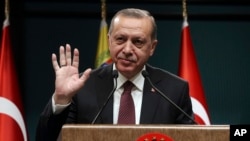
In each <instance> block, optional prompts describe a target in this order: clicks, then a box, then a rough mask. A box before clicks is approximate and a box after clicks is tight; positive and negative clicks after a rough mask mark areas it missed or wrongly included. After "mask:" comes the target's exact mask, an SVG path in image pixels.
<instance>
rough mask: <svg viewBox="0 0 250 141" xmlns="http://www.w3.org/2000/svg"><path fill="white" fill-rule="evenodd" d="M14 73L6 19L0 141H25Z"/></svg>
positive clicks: (0, 61) (0, 52)
mask: <svg viewBox="0 0 250 141" xmlns="http://www.w3.org/2000/svg"><path fill="white" fill-rule="evenodd" d="M15 71H16V69H15V66H14V61H13V55H12V51H11V43H10V35H9V20H8V18H7V19H6V20H5V21H4V25H3V31H2V40H1V50H0V141H27V133H26V128H25V123H24V120H23V115H22V110H23V109H22V103H21V97H20V90H19V86H18V79H17V75H16V72H15Z"/></svg>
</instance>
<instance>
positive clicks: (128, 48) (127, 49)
mask: <svg viewBox="0 0 250 141" xmlns="http://www.w3.org/2000/svg"><path fill="white" fill-rule="evenodd" d="M132 49H133V44H132V42H131V41H127V42H126V43H125V44H124V48H123V52H124V53H126V54H130V53H132Z"/></svg>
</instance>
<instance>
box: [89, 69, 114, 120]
mask: <svg viewBox="0 0 250 141" xmlns="http://www.w3.org/2000/svg"><path fill="white" fill-rule="evenodd" d="M112 76H113V78H114V79H115V85H114V88H113V90H112V91H111V92H110V94H109V95H108V98H107V100H106V101H105V102H104V104H103V105H102V107H101V108H100V110H99V111H98V113H97V115H96V116H95V118H94V119H93V121H92V123H91V124H95V122H96V120H97V119H98V117H99V116H100V114H101V113H102V111H103V109H104V108H105V107H106V105H107V103H108V102H109V100H110V98H111V96H112V95H113V94H114V92H115V90H116V88H117V77H118V72H117V70H113V72H112Z"/></svg>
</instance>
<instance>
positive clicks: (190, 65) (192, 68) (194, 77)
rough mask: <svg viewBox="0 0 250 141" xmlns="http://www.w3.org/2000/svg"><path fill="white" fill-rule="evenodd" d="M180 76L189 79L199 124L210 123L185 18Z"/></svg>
mask: <svg viewBox="0 0 250 141" xmlns="http://www.w3.org/2000/svg"><path fill="white" fill-rule="evenodd" d="M179 76H180V77H182V78H183V79H185V80H187V81H188V83H189V88H190V89H189V93H190V96H191V101H192V106H193V111H194V114H195V121H196V122H197V123H198V124H205V125H210V119H209V115H208V107H207V103H206V99H205V95H204V90H203V87H202V82H201V78H200V73H199V70H198V65H197V62H196V58H195V52H194V49H193V44H192V40H191V35H190V29H189V25H188V22H187V20H186V19H185V20H184V22H183V27H182V44H181V51H180V63H179Z"/></svg>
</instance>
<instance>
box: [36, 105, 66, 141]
mask: <svg viewBox="0 0 250 141" xmlns="http://www.w3.org/2000/svg"><path fill="white" fill-rule="evenodd" d="M69 107H70V106H69ZM69 107H67V108H66V109H65V110H64V111H62V112H61V113H60V114H57V115H54V114H53V111H52V101H51V100H50V101H49V103H48V104H47V105H46V107H45V109H44V111H43V112H42V113H41V115H40V118H39V121H38V125H37V129H36V141H56V140H57V137H58V135H59V133H60V131H61V128H62V125H63V124H65V122H66V119H67V116H68V113H69Z"/></svg>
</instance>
